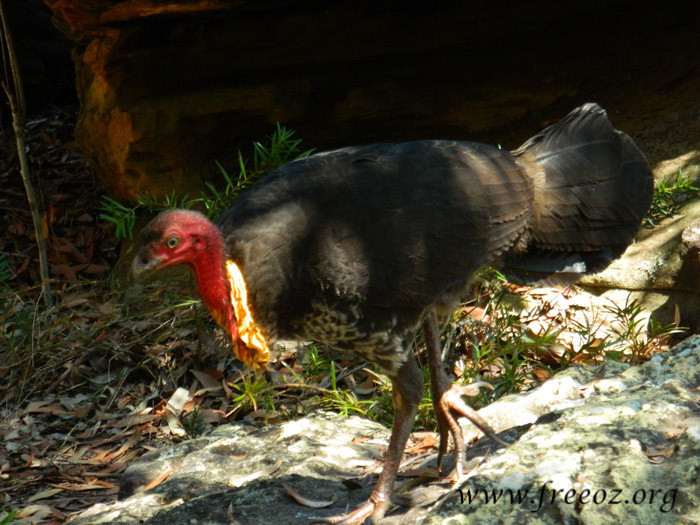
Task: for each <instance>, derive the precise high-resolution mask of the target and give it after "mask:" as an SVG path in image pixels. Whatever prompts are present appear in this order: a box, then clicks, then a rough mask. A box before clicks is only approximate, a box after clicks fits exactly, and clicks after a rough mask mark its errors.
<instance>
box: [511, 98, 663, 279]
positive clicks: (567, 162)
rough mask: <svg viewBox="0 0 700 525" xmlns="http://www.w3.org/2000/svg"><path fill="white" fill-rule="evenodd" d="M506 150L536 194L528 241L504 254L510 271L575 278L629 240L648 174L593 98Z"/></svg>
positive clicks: (649, 189) (647, 191)
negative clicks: (523, 141)
mask: <svg viewBox="0 0 700 525" xmlns="http://www.w3.org/2000/svg"><path fill="white" fill-rule="evenodd" d="M513 155H514V156H515V158H516V159H517V162H518V164H519V165H520V166H521V168H522V169H523V171H525V172H526V173H527V174H528V175H529V176H530V177H531V178H532V179H533V181H534V187H535V198H534V213H533V219H532V221H531V223H530V226H529V231H528V235H526V236H525V238H526V239H527V241H528V243H527V246H526V247H524V249H523V247H522V246H521V247H520V251H519V252H518V253H515V254H512V255H511V256H510V257H509V258H508V260H507V266H506V268H505V270H506V273H507V274H508V275H509V276H510V277H511V278H515V279H516V280H520V281H524V282H545V281H548V282H562V283H571V282H575V281H576V280H578V279H579V278H580V277H581V276H582V275H583V274H587V273H592V272H596V271H600V270H602V269H603V268H605V267H606V266H608V264H610V262H611V261H612V260H613V259H615V258H616V257H618V256H619V255H620V254H622V252H624V250H625V249H626V248H627V246H628V245H629V244H630V243H631V242H632V241H633V239H634V235H635V234H636V232H637V230H638V229H639V226H640V223H641V221H642V218H643V217H644V215H645V214H646V212H647V210H648V208H649V206H650V204H651V197H652V193H653V177H652V174H651V171H650V170H649V166H648V164H647V160H646V158H645V156H644V154H643V153H642V152H641V151H640V150H639V148H637V146H636V145H635V144H634V142H633V141H632V139H630V138H629V137H628V136H627V135H626V134H624V133H623V132H621V131H618V130H616V129H614V128H613V127H612V124H611V123H610V121H609V120H608V118H607V115H606V113H605V110H603V109H602V108H601V107H600V106H598V105H597V104H592V103H589V104H585V105H583V106H581V107H579V108H577V109H575V110H574V111H572V112H571V113H569V115H567V116H566V117H565V118H564V119H562V120H561V121H559V122H558V123H556V124H554V125H553V126H550V127H548V128H546V129H544V130H543V131H542V132H540V133H538V134H537V135H535V136H534V137H532V138H531V139H530V140H528V141H527V142H526V143H525V144H523V145H522V146H521V147H520V148H518V149H517V150H516V151H514V152H513Z"/></svg>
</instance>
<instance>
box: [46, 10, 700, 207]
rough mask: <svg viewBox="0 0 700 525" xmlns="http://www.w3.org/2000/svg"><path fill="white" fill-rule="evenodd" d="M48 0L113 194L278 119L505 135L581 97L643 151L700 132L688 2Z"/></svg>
mask: <svg viewBox="0 0 700 525" xmlns="http://www.w3.org/2000/svg"><path fill="white" fill-rule="evenodd" d="M45 1H46V3H47V5H48V6H49V7H50V8H51V9H52V11H53V13H54V15H55V20H56V24H57V25H58V27H60V28H61V29H62V30H63V31H64V32H65V33H66V34H68V35H70V36H71V37H72V38H73V39H74V41H75V42H76V49H75V52H74V59H75V64H76V70H77V79H78V80H77V84H78V95H79V98H80V101H81V114H80V120H79V123H78V127H77V138H78V141H79V143H80V145H81V147H82V149H83V151H84V153H85V154H86V157H87V158H88V159H89V161H90V163H91V165H92V166H93V168H94V169H95V171H96V173H97V175H98V176H99V177H100V178H101V179H102V180H103V181H104V183H105V184H106V185H107V187H108V189H109V191H110V192H111V193H112V194H113V196H116V197H120V198H123V199H129V198H133V197H134V196H135V195H137V194H142V193H154V194H160V195H163V194H170V193H171V192H172V191H173V189H175V190H176V191H178V192H179V193H180V194H184V193H189V194H190V195H191V196H193V195H194V194H196V192H197V191H198V190H199V189H200V188H201V187H202V182H203V180H209V179H212V178H215V177H216V175H217V171H216V169H215V164H214V161H217V160H218V161H220V162H221V163H223V164H224V166H226V167H229V168H233V167H234V166H235V164H236V162H237V159H236V152H237V149H238V148H243V149H244V150H245V149H248V148H249V147H250V142H251V141H252V140H261V139H262V138H263V137H264V136H266V135H269V134H270V133H271V132H272V130H273V127H274V124H275V122H278V121H279V122H281V123H283V124H286V125H288V126H290V127H291V128H293V129H296V130H297V131H298V136H300V137H302V138H303V139H304V140H305V141H306V143H307V144H308V145H309V147H315V148H317V149H327V148H330V147H335V146H341V145H349V144H357V143H369V142H377V141H401V140H410V139H416V138H451V139H463V140H477V141H481V142H488V143H492V144H502V145H503V146H504V147H509V148H513V147H517V146H518V145H519V143H521V142H522V141H524V140H525V139H527V138H528V137H529V136H531V135H532V134H534V133H535V132H536V131H538V129H539V128H540V127H541V126H542V125H544V124H546V123H547V122H548V121H550V120H555V119H558V118H561V117H562V116H563V115H565V114H566V113H567V112H568V111H570V110H571V109H572V108H573V107H575V106H576V105H578V104H580V103H581V102H587V101H589V100H594V101H598V102H600V103H601V104H603V105H604V106H606V107H608V108H609V110H610V112H611V119H612V120H613V121H614V122H615V124H616V125H617V126H618V127H620V128H621V129H624V130H625V131H627V132H628V133H630V134H631V135H632V136H633V137H634V138H635V139H636V140H638V142H639V143H640V145H641V146H642V148H643V149H644V150H645V151H647V153H649V154H650V158H651V160H652V162H653V163H654V164H656V163H657V162H661V161H666V160H667V159H669V158H676V157H678V156H679V155H686V154H688V153H689V150H688V147H687V145H688V144H690V143H692V140H693V136H694V137H695V138H696V137H697V133H694V131H696V129H695V128H693V126H695V127H696V128H697V121H696V119H697V115H698V112H697V111H698V102H697V92H698V89H700V79H698V78H697V75H695V73H694V69H693V67H694V64H693V62H692V61H689V60H687V58H685V57H686V56H692V53H689V54H687V55H686V54H684V53H679V52H678V50H679V49H693V46H695V45H696V42H697V40H696V37H697V35H696V31H695V27H694V26H693V25H692V24H693V21H694V20H695V19H696V18H695V16H696V14H697V13H696V8H693V7H688V8H687V10H688V13H685V15H683V14H682V13H679V12H676V11H674V12H672V10H668V9H663V8H660V7H659V8H658V9H656V8H654V6H653V5H651V6H650V7H644V6H634V7H631V6H630V5H629V4H628V3H627V2H624V1H621V0H615V1H613V2H611V1H610V0H607V1H605V2H603V1H602V0H595V1H589V2H583V3H582V2H573V1H567V2H559V3H557V4H556V5H548V6H547V8H546V9H542V10H537V9H533V8H530V7H527V6H524V5H523V6H519V5H517V6H515V5H514V6H510V5H508V6H506V5H505V4H504V5H501V4H498V3H495V4H494V3H487V2H484V3H481V4H475V5H471V4H469V5H466V4H463V3H460V2H450V3H447V4H442V5H441V6H440V8H437V7H436V6H433V5H432V4H421V3H418V4H413V3H411V4H406V5H404V4H391V3H390V4H387V5H382V6H381V7H380V6H378V5H377V3H376V2H370V1H365V0H362V1H357V2H353V3H352V4H343V3H338V4H332V3H328V2H320V1H317V0H310V1H305V2H301V3H299V2H291V1H289V0H274V1H273V0H263V1H258V2H243V1H241V0H193V1H186V0H165V1H155V0H129V1H125V0H45ZM645 5H646V4H645ZM592 20H595V24H592V23H591V21H592ZM593 28H595V29H593ZM580 42H585V43H586V44H585V45H581V44H580ZM669 85H671V86H672V88H669V87H668V86H669ZM662 145H663V147H662ZM676 149H678V150H679V151H677V152H676V151H675V150H676ZM692 149H693V151H695V150H696V149H697V144H695V145H694V146H692ZM694 158H696V157H694ZM692 162H695V161H692Z"/></svg>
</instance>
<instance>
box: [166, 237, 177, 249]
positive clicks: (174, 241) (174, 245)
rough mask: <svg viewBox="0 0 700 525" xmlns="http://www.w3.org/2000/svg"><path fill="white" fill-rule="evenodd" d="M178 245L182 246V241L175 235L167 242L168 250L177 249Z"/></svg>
mask: <svg viewBox="0 0 700 525" xmlns="http://www.w3.org/2000/svg"><path fill="white" fill-rule="evenodd" d="M178 244H180V239H178V238H177V237H176V236H175V235H173V236H172V237H168V240H167V241H165V245H166V246H167V247H168V248H177V245H178Z"/></svg>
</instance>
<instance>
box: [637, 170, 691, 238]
mask: <svg viewBox="0 0 700 525" xmlns="http://www.w3.org/2000/svg"><path fill="white" fill-rule="evenodd" d="M697 191H698V187H697V186H695V181H691V180H690V179H688V178H687V177H686V176H685V175H683V170H678V174H677V175H676V180H675V181H674V182H673V184H669V182H667V181H665V180H660V181H657V182H656V186H655V188H654V195H653V197H652V199H651V207H650V208H649V211H648V212H647V216H646V217H645V218H644V224H645V225H647V226H656V225H657V224H658V223H659V222H660V221H661V220H663V219H665V218H666V217H672V216H673V215H674V214H675V213H676V212H677V211H678V209H679V208H680V207H681V205H682V204H683V203H684V202H686V201H687V200H688V199H689V198H690V197H691V196H692V195H693V194H694V193H695V192H697Z"/></svg>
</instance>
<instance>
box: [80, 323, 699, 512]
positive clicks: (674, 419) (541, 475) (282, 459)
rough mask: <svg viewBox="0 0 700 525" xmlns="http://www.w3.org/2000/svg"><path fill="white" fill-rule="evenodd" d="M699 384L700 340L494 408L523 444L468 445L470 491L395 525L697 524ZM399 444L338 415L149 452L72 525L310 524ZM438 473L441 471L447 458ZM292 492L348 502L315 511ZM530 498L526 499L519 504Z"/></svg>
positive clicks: (435, 498)
mask: <svg viewBox="0 0 700 525" xmlns="http://www.w3.org/2000/svg"><path fill="white" fill-rule="evenodd" d="M699 386H700V336H694V337H691V338H689V339H687V340H686V341H684V342H683V343H681V344H679V345H678V346H677V347H675V348H673V349H672V350H671V351H669V352H668V353H666V354H659V355H656V356H654V357H653V358H652V359H651V360H650V361H649V362H647V363H645V364H643V365H640V366H628V365H623V364H620V363H616V362H612V363H606V364H603V365H601V366H597V367H581V366H576V367H572V368H570V369H568V370H566V371H564V372H562V373H560V374H557V375H556V376H554V377H553V378H552V379H551V380H549V381H547V382H546V383H544V384H543V385H541V386H540V387H538V388H536V389H534V390H532V391H530V392H526V393H524V394H517V395H509V396H506V397H504V398H503V399H501V400H499V401H497V402H496V403H493V404H492V405H490V406H488V407H486V408H485V409H482V410H481V411H480V414H481V415H482V416H483V417H485V418H486V419H487V420H488V421H489V422H491V423H492V424H493V426H494V427H495V428H496V430H497V431H499V432H501V434H500V435H501V437H502V438H504V439H505V440H506V441H508V442H510V443H512V444H511V445H510V446H508V447H507V448H499V447H496V446H494V445H493V444H492V443H490V442H489V441H488V439H481V440H480V441H478V442H477V443H476V444H475V445H472V446H471V447H470V448H469V450H468V454H467V457H468V461H469V464H468V468H467V469H466V472H468V474H467V476H466V479H465V480H464V481H463V482H461V483H460V484H459V485H457V486H454V487H451V486H450V485H449V483H448V482H447V481H446V480H432V481H430V482H429V483H428V485H427V486H425V487H419V488H417V489H414V490H413V491H412V492H411V496H412V497H413V498H414V500H415V501H416V502H417V503H416V505H414V506H413V507H410V508H406V507H399V508H397V509H395V510H394V511H392V512H391V513H390V515H389V516H388V517H387V518H386V520H385V523H388V524H392V523H394V524H402V523H430V524H433V523H434V524H438V523H508V522H513V523H525V524H560V523H679V524H683V523H688V524H691V523H697V521H698V520H700V493H699V492H698V490H697V487H698V485H699V484H700V410H699V409H698V406H700V405H699V403H700V394H698V387H699ZM387 437H388V430H387V429H384V428H383V427H381V426H380V425H377V424H375V423H371V422H367V421H365V420H362V419H360V418H357V417H352V418H349V419H340V418H338V417H336V416H332V415H328V414H318V415H316V416H313V417H310V418H303V419H300V420H297V421H292V422H288V423H284V424H282V425H275V426H270V427H265V428H260V429H255V428H251V427H248V426H246V425H244V424H233V425H224V426H221V427H219V428H218V429H217V430H215V431H214V432H213V433H212V434H211V435H209V436H206V437H203V438H199V439H196V440H192V441H189V442H185V443H181V444H179V445H176V446H174V447H170V448H167V449H163V450H160V451H158V452H156V453H153V454H152V455H151V457H148V458H146V457H144V458H143V459H142V460H140V461H139V462H137V463H135V464H134V465H132V466H131V467H129V469H128V470H127V471H126V472H125V474H124V477H123V481H122V497H123V498H125V499H123V500H121V501H118V502H115V503H113V504H99V505H95V506H94V507H92V508H90V509H88V510H86V511H84V512H82V513H80V514H78V515H76V516H74V517H72V518H71V519H70V520H69V521H68V523H71V524H88V523H90V524H97V523H136V522H139V523H146V524H160V523H168V524H169V525H180V524H183V525H185V524H190V523H194V522H195V521H196V523H207V524H219V523H220V524H230V523H251V524H255V523H289V524H297V523H298V524H306V523H308V520H309V519H310V518H318V517H322V516H327V515H330V514H333V513H338V512H343V511H344V510H345V509H346V508H347V507H348V506H350V507H352V506H354V505H357V504H359V503H361V502H362V501H363V500H364V498H366V497H367V496H368V494H369V492H370V491H371V486H367V485H366V484H364V483H363V476H364V474H365V473H366V472H367V467H369V470H370V471H371V470H372V469H373V468H374V467H376V466H378V465H379V462H378V459H379V458H380V446H381V445H383V444H384V443H385V442H386V439H387ZM359 438H362V439H359ZM367 438H369V439H367ZM414 460H415V458H414ZM424 464H425V465H426V466H429V465H434V454H433V455H432V457H429V458H427V459H425V462H424ZM417 466H418V465H415V464H414V465H412V466H411V468H416V467H417ZM168 471H170V472H171V474H170V475H169V477H168V478H167V479H166V480H165V481H164V482H162V483H160V484H159V485H157V486H155V487H154V488H151V489H150V490H147V491H144V492H139V490H141V489H143V488H144V487H146V486H147V485H148V484H149V483H150V482H152V481H153V480H155V479H157V478H158V476H160V475H161V474H163V473H164V472H168ZM404 472H405V468H404ZM282 483H286V484H288V485H290V486H292V487H293V488H294V489H295V490H296V491H298V492H300V493H302V494H303V495H305V496H306V497H308V498H310V499H313V500H332V499H333V497H334V496H337V497H338V502H337V503H336V504H334V505H332V506H330V507H328V508H323V509H313V508H308V507H304V506H301V505H299V504H298V503H296V502H295V501H294V500H292V499H291V498H290V497H289V495H288V494H287V493H286V491H285V489H284V487H283V485H282ZM543 487H544V488H543ZM518 490H520V497H521V498H522V502H521V503H517V502H515V503H511V496H510V494H513V497H517V494H518V492H517V491H518ZM525 490H528V491H529V492H528V493H527V494H525V492H524V491H525ZM509 491H510V492H509ZM486 494H488V495H489V497H492V496H494V495H495V496H498V497H499V498H502V499H499V501H498V502H494V501H493V500H490V502H486V501H485V499H484V498H485V495H486ZM499 494H500V496H499ZM469 498H472V500H470V499H469ZM540 500H542V501H541V502H540Z"/></svg>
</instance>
